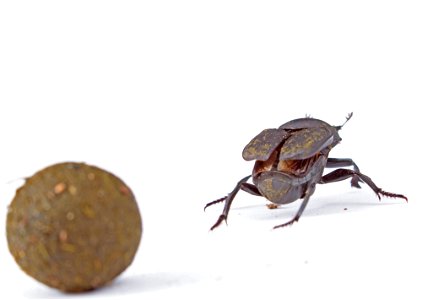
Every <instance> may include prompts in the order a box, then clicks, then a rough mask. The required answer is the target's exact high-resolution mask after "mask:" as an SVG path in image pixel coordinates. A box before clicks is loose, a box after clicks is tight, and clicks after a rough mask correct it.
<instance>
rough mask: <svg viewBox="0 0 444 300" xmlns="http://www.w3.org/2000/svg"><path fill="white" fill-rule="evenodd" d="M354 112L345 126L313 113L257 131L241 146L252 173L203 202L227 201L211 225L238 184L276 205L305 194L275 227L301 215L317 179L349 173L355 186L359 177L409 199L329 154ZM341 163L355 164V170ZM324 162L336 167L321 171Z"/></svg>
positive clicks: (340, 177)
mask: <svg viewBox="0 0 444 300" xmlns="http://www.w3.org/2000/svg"><path fill="white" fill-rule="evenodd" d="M352 115H353V113H350V114H349V115H348V116H347V118H346V120H345V122H344V124H342V125H341V126H331V125H330V124H328V123H326V122H324V121H321V120H318V119H314V118H309V117H307V118H301V119H296V120H293V121H290V122H287V123H285V124H283V125H281V126H280V127H279V128H277V129H276V128H272V129H265V130H263V131H262V132H261V133H259V134H258V135H257V136H256V137H254V138H253V139H252V140H251V141H250V143H248V145H247V146H245V148H244V151H243V152H242V157H243V158H244V159H245V160H247V161H249V160H256V163H255V165H254V168H253V172H252V175H248V176H246V177H244V178H242V179H241V180H240V181H239V182H238V183H237V185H236V187H235V188H234V190H233V191H232V192H231V193H229V194H228V195H227V196H226V197H223V198H221V199H218V200H215V201H212V202H209V203H208V204H207V205H206V206H205V209H206V208H207V207H208V206H211V205H213V204H216V203H219V202H223V201H225V207H224V209H223V212H222V214H221V215H220V216H219V218H218V220H217V222H216V223H215V224H214V225H213V226H212V227H211V230H213V229H215V228H216V227H218V226H219V225H220V224H221V223H222V222H223V221H225V222H226V220H227V217H228V212H229V210H230V206H231V203H232V202H233V199H234V197H235V196H236V194H237V192H239V190H243V191H245V192H248V193H250V194H252V195H255V196H263V197H265V198H267V199H268V200H270V201H271V202H272V203H274V204H277V205H280V204H287V203H291V202H293V201H296V200H297V199H300V198H302V199H303V201H302V204H301V206H300V207H299V210H298V212H297V213H296V215H295V216H294V218H293V219H291V220H290V221H288V222H286V223H284V224H281V225H278V226H275V227H274V228H275V229H276V228H280V227H284V226H288V225H291V224H293V223H294V222H297V221H298V220H299V218H300V217H301V215H302V213H303V212H304V209H305V207H306V206H307V203H308V200H309V199H310V196H311V195H313V193H314V191H315V186H316V184H318V183H321V184H323V183H330V182H335V181H341V180H345V179H347V178H351V185H352V187H355V188H360V185H359V182H364V183H366V184H368V185H369V186H370V188H371V189H372V190H373V191H374V192H375V193H376V195H377V196H378V198H379V199H381V195H382V196H387V197H394V198H403V199H405V200H406V201H407V197H405V196H404V195H401V194H394V193H389V192H386V191H383V190H382V189H381V188H379V187H377V186H376V184H375V183H374V182H373V181H372V180H371V179H370V177H368V176H366V175H364V174H362V173H361V172H360V171H359V168H358V166H357V165H356V164H355V163H354V161H353V160H352V159H349V158H329V157H328V154H329V152H330V150H331V149H332V148H333V147H334V146H336V145H337V144H338V143H339V142H340V141H341V138H340V137H339V134H338V131H339V130H340V129H341V128H342V127H343V126H344V125H345V123H347V122H348V120H350V118H351V117H352ZM343 167H353V170H351V169H343ZM324 168H337V169H336V170H334V171H332V172H331V173H328V174H326V175H323V172H324ZM250 177H253V183H254V184H250V183H247V181H248V179H249V178H250Z"/></svg>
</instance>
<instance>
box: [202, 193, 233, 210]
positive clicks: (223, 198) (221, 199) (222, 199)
mask: <svg viewBox="0 0 444 300" xmlns="http://www.w3.org/2000/svg"><path fill="white" fill-rule="evenodd" d="M227 197H228V196H225V197H222V198H220V199H217V200H214V201H211V202H208V203H207V204H206V205H205V207H204V211H205V210H206V209H207V207H208V206H211V205H213V204H217V203H220V202H223V201H225V200H226V199H227Z"/></svg>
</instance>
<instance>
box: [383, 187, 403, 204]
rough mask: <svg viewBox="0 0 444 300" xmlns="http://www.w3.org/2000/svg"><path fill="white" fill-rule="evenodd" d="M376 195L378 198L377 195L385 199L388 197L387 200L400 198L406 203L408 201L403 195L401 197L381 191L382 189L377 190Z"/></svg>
mask: <svg viewBox="0 0 444 300" xmlns="http://www.w3.org/2000/svg"><path fill="white" fill-rule="evenodd" d="M377 194H378V197H379V194H381V195H383V196H386V197H389V198H402V199H404V200H405V201H406V202H409V199H407V197H406V196H404V195H401V194H395V193H389V192H386V191H383V190H382V189H379V190H378V191H377ZM379 199H381V198H379Z"/></svg>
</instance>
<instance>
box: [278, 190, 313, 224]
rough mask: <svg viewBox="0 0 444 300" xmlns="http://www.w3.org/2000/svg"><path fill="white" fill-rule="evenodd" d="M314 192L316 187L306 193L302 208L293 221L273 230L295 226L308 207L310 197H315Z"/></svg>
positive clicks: (300, 207)
mask: <svg viewBox="0 0 444 300" xmlns="http://www.w3.org/2000/svg"><path fill="white" fill-rule="evenodd" d="M314 190H315V187H314V185H313V186H311V187H309V189H308V190H307V192H306V193H305V196H304V200H302V203H301V206H299V210H298V212H297V213H296V215H295V216H294V218H293V219H291V220H290V221H288V222H286V223H284V224H280V225H277V226H274V227H273V229H277V228H282V227H285V226H289V225H291V224H293V223H294V222H297V221H299V218H300V217H301V216H302V213H303V212H304V210H305V207H307V204H308V200H310V197H311V195H313V193H314Z"/></svg>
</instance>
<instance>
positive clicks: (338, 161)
mask: <svg viewBox="0 0 444 300" xmlns="http://www.w3.org/2000/svg"><path fill="white" fill-rule="evenodd" d="M326 167H327V168H343V167H353V170H354V171H355V172H358V173H359V172H360V171H359V167H358V165H357V164H356V163H355V162H354V161H353V160H352V159H351V158H328V159H327V165H326ZM359 182H363V181H362V179H361V178H359V176H358V175H352V180H351V185H352V187H355V188H358V189H360V188H361V186H360V185H359Z"/></svg>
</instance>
